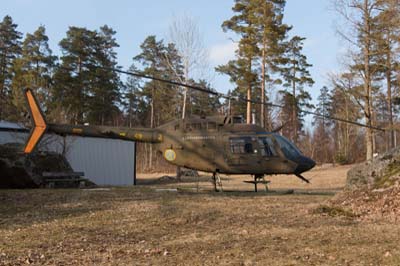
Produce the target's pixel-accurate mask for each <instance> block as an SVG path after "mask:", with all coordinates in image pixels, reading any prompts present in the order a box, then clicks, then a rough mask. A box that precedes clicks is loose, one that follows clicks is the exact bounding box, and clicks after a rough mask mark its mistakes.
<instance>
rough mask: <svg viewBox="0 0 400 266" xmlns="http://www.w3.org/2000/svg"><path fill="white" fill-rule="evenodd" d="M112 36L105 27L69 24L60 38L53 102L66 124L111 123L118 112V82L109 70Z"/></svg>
mask: <svg viewBox="0 0 400 266" xmlns="http://www.w3.org/2000/svg"><path fill="white" fill-rule="evenodd" d="M114 35H115V31H114V30H113V29H111V28H110V27H108V26H103V27H101V28H100V30H99V31H92V30H88V29H86V28H78V27H70V28H69V30H68V32H67V36H66V38H64V39H63V40H61V42H60V47H61V50H62V53H63V56H62V57H61V64H60V65H59V67H58V69H57V71H56V73H55V75H54V80H55V86H54V93H53V94H54V99H55V100H54V101H53V102H54V103H55V104H61V105H62V108H61V109H62V110H63V112H62V113H63V114H64V116H65V118H66V120H67V121H69V122H70V123H74V124H82V123H84V122H89V123H93V124H98V125H104V124H113V121H114V120H115V119H114V118H115V117H116V116H118V115H119V114H120V111H119V108H118V103H119V102H120V94H119V89H120V87H121V86H122V84H121V82H120V79H119V76H118V74H116V73H115V71H113V69H114V68H117V62H116V53H115V51H114V49H115V48H116V47H118V44H117V43H116V41H115V38H114ZM59 108H60V107H57V106H54V107H53V109H55V110H58V109H59Z"/></svg>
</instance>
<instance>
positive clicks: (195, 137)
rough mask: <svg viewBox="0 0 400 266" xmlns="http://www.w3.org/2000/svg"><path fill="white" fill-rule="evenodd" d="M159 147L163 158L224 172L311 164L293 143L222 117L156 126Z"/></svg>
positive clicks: (294, 169) (280, 170) (290, 169)
mask: <svg viewBox="0 0 400 266" xmlns="http://www.w3.org/2000/svg"><path fill="white" fill-rule="evenodd" d="M157 130H158V132H159V133H160V134H161V135H162V136H163V141H162V142H161V143H158V144H157V146H158V151H159V152H160V153H162V154H163V157H164V159H165V160H167V161H168V162H169V163H172V164H175V165H177V166H183V167H187V168H191V169H196V170H200V171H206V172H219V173H225V174H255V175H262V174H265V175H271V174H293V173H295V174H301V173H302V172H304V171H307V170H309V169H311V168H312V167H314V165H315V162H314V161H313V160H311V159H310V158H307V157H305V156H304V155H302V153H301V152H300V151H299V150H298V148H296V146H295V145H294V144H293V143H291V142H289V141H288V140H287V139H285V138H284V137H283V136H281V135H279V134H277V133H271V132H267V131H265V130H264V129H263V128H261V127H259V126H257V125H248V124H242V123H235V120H234V119H233V118H232V119H230V120H227V119H222V117H214V118H190V119H188V120H186V121H182V120H176V121H173V122H170V123H168V124H166V125H163V126H161V127H160V128H157Z"/></svg>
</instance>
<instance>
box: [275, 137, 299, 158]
mask: <svg viewBox="0 0 400 266" xmlns="http://www.w3.org/2000/svg"><path fill="white" fill-rule="evenodd" d="M275 139H276V141H277V142H278V144H279V146H280V147H281V150H282V152H283V153H284V154H285V156H286V157H288V158H289V159H295V158H297V157H298V156H300V155H301V151H300V150H299V149H298V148H297V147H296V146H295V145H294V144H293V143H291V142H290V141H289V140H288V139H286V138H285V137H283V136H281V135H278V134H276V135H275Z"/></svg>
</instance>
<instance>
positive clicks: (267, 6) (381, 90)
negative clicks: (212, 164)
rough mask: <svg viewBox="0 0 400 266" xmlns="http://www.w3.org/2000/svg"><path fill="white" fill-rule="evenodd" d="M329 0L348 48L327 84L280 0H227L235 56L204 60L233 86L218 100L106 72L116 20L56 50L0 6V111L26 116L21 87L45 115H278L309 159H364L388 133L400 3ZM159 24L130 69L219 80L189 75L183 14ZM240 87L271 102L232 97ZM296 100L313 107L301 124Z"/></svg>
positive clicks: (254, 118) (388, 142)
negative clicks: (163, 28) (166, 26)
mask: <svg viewBox="0 0 400 266" xmlns="http://www.w3.org/2000/svg"><path fill="white" fill-rule="evenodd" d="M331 2H332V7H333V8H332V12H335V14H336V16H337V19H338V21H340V25H338V26H337V29H336V30H337V35H338V38H340V39H341V41H342V42H343V46H344V47H346V49H347V52H346V56H345V57H344V58H342V59H341V61H342V62H341V64H342V71H341V72H339V73H327V74H328V76H329V80H328V81H327V82H326V85H325V86H323V87H322V88H315V87H313V84H314V80H313V77H312V76H311V74H310V68H311V67H312V62H309V60H308V59H307V56H306V54H305V53H304V51H303V48H304V42H305V40H306V39H305V38H304V37H302V36H297V35H294V34H292V29H293V28H294V27H296V25H288V24H286V23H285V4H286V0H235V1H233V4H232V12H233V15H232V17H231V18H228V19H227V20H225V21H221V30H222V31H224V32H228V33H231V34H234V36H236V39H235V42H237V43H238V46H237V50H236V51H235V59H233V60H231V61H229V62H227V63H226V64H224V65H220V66H218V67H216V68H215V69H213V70H212V71H215V72H216V73H217V74H220V75H227V76H228V77H229V79H230V82H231V83H232V84H233V85H234V89H232V90H231V91H228V95H229V96H230V97H231V99H232V100H229V101H228V100H226V99H222V98H219V97H217V96H214V95H209V94H205V93H202V92H199V91H193V90H187V89H184V88H182V87H179V86H175V85H171V84H167V83H162V82H160V81H154V80H146V79H140V78H136V77H132V76H122V75H121V74H119V73H118V72H117V71H114V70H115V69H117V70H121V69H122V67H121V66H120V65H119V63H118V60H117V52H116V49H117V48H118V47H119V45H118V40H117V39H116V38H115V35H116V31H115V30H114V29H112V28H111V27H110V26H108V25H104V26H102V27H100V28H98V29H87V28H84V27H79V26H70V27H69V29H68V31H67V32H66V33H65V37H64V38H63V39H62V40H59V42H58V46H59V50H60V51H61V53H60V54H58V55H57V54H54V53H53V52H52V49H51V47H50V46H49V36H47V35H46V27H45V25H41V26H40V27H38V28H37V30H36V31H34V32H32V33H26V34H23V33H22V32H20V31H19V30H18V24H17V23H18V22H15V21H14V20H13V18H12V17H10V16H5V17H4V18H3V19H2V21H1V22H0V69H1V71H0V120H7V121H16V122H20V123H28V122H29V120H28V118H27V110H26V107H25V103H24V98H23V90H24V88H28V87H29V88H31V89H33V90H34V91H35V93H36V95H37V97H38V99H39V101H40V102H41V104H42V106H43V109H44V110H45V113H46V117H47V119H48V121H49V122H54V123H69V124H90V125H111V126H126V127H152V128H155V127H157V126H159V125H162V124H163V123H165V122H167V121H169V120H171V119H175V118H182V119H185V118H186V117H190V116H193V115H227V114H229V113H232V114H237V115H242V116H243V118H244V121H245V122H246V123H255V124H258V125H260V126H262V127H264V128H266V129H267V130H273V129H275V128H277V127H280V126H283V127H282V129H281V130H280V133H281V134H282V135H284V136H286V137H287V138H288V139H290V140H291V141H293V142H294V143H295V144H296V145H297V146H298V147H299V148H300V149H301V150H302V151H303V153H305V154H306V155H307V156H310V157H312V158H314V159H315V160H316V161H317V162H318V163H320V164H322V163H339V164H346V163H354V162H360V161H364V160H366V159H367V160H368V159H372V158H373V157H374V155H375V154H379V153H383V152H385V151H387V150H389V149H391V148H394V147H395V146H397V143H398V137H397V135H398V134H397V133H398V126H397V124H398V123H397V121H398V118H399V117H398V115H397V114H398V109H399V96H400V56H399V55H400V2H399V1H398V0H332V1H331ZM181 22H182V21H181ZM170 31H171V36H172V38H171V41H166V40H164V39H162V38H160V37H158V36H154V35H150V36H148V37H147V38H145V39H144V40H143V42H142V44H141V45H140V53H138V54H132V64H131V67H130V68H129V71H132V72H136V73H142V74H145V75H150V76H154V77H158V78H163V79H168V80H173V81H177V82H182V83H187V84H191V85H196V86H200V87H203V88H207V89H209V90H214V91H219V89H218V88H212V85H211V81H210V80H208V79H207V77H206V76H204V77H201V78H198V77H196V75H194V74H193V73H194V72H195V71H197V70H198V69H201V67H204V64H202V62H203V61H204V59H205V58H206V57H207V53H206V51H205V50H206V49H205V48H204V47H201V45H199V43H201V40H199V38H198V36H197V33H198V25H196V24H195V23H194V22H193V21H191V20H190V18H186V21H183V23H174V24H173V25H171V27H170ZM311 90H319V96H318V98H317V99H314V100H313V99H311V93H310V91H311ZM239 98H244V99H248V100H256V101H258V102H264V103H275V104H276V105H280V106H281V107H276V106H273V105H269V104H252V103H251V102H249V101H240V100H235V99H239ZM304 111H310V112H314V113H316V114H319V116H317V115H316V116H314V117H313V118H312V123H311V124H310V123H307V113H306V112H304ZM308 116H309V115H308ZM321 116H322V117H321ZM323 117H336V118H340V119H344V120H350V121H356V122H359V123H362V124H365V125H367V126H370V127H360V126H356V125H353V124H349V123H345V122H343V121H337V120H331V119H327V118H323ZM309 120H310V119H309ZM371 127H378V128H382V129H384V131H380V130H374V129H372V128H371ZM138 149H139V157H138V170H139V171H158V170H160V169H161V168H163V169H166V167H167V166H166V165H165V164H164V163H163V162H162V159H161V156H159V155H156V154H153V149H152V148H151V146H150V145H149V144H141V145H139V147H138ZM151 158H153V159H151ZM154 158H155V159H154Z"/></svg>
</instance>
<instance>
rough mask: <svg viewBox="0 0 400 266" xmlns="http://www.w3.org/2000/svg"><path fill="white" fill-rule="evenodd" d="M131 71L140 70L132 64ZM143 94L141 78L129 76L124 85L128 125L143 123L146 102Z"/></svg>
mask: <svg viewBox="0 0 400 266" xmlns="http://www.w3.org/2000/svg"><path fill="white" fill-rule="evenodd" d="M129 72H138V69H137V68H136V66H135V65H134V64H132V65H131V67H130V68H129ZM141 96H142V95H141V85H140V79H139V78H137V77H134V76H129V77H128V78H127V80H126V82H125V85H124V87H123V105H124V109H125V112H126V117H127V126H128V127H133V126H134V125H135V126H138V125H142V122H143V120H144V119H143V113H144V110H145V109H146V103H145V102H144V100H143V99H142V97H141Z"/></svg>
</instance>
